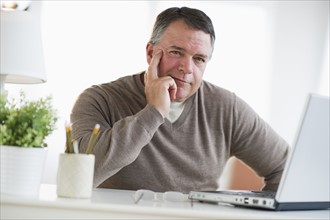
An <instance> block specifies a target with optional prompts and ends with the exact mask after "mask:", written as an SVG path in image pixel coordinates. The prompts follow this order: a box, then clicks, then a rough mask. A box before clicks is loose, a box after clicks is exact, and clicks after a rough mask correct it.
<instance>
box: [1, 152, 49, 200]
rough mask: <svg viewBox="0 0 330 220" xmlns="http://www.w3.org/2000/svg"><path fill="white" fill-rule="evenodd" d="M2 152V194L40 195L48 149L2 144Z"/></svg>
mask: <svg viewBox="0 0 330 220" xmlns="http://www.w3.org/2000/svg"><path fill="white" fill-rule="evenodd" d="M0 153H1V160H0V162H1V173H0V175H1V176H0V177H1V179H0V181H1V184H0V185H1V194H10V195H23V196H38V195H39V188H40V184H41V179H42V175H43V170H44V164H45V160H46V156H47V150H46V149H45V148H23V147H14V146H0Z"/></svg>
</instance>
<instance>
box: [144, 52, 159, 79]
mask: <svg viewBox="0 0 330 220" xmlns="http://www.w3.org/2000/svg"><path fill="white" fill-rule="evenodd" d="M162 56H163V51H162V50H159V51H157V52H156V53H155V54H154V56H153V57H152V59H151V62H150V65H149V68H148V71H147V73H146V74H147V77H146V78H147V80H148V81H152V80H155V79H158V65H159V62H160V59H161V58H162Z"/></svg>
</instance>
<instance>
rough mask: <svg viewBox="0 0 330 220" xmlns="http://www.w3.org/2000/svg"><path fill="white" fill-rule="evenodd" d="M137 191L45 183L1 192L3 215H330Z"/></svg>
mask: <svg viewBox="0 0 330 220" xmlns="http://www.w3.org/2000/svg"><path fill="white" fill-rule="evenodd" d="M133 194H134V191H127V190H110V189H95V190H94V191H93V196H92V198H91V199H66V198H58V197H57V196H56V186H55V185H42V187H41V189H40V195H39V197H38V198H31V197H30V198H29V197H17V196H8V195H1V219H70V218H74V219H111V218H115V219H119V218H125V219H129V218H131V219H132V218H139V219H171V218H172V219H178V218H187V219H193V218H197V219H198V218H199V219H212V218H216V219H329V218H330V210H321V211H290V212H289V211H285V212H274V211H263V210H253V209H244V208H238V207H231V206H224V205H215V204H205V203H198V202H195V203H194V204H193V206H191V203H190V202H163V201H144V200H140V201H139V203H138V204H135V203H134V200H133V197H132V195H133Z"/></svg>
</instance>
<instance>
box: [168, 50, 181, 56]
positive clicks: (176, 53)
mask: <svg viewBox="0 0 330 220" xmlns="http://www.w3.org/2000/svg"><path fill="white" fill-rule="evenodd" d="M170 54H172V55H175V56H180V55H181V54H182V53H181V52H180V51H177V50H171V51H170Z"/></svg>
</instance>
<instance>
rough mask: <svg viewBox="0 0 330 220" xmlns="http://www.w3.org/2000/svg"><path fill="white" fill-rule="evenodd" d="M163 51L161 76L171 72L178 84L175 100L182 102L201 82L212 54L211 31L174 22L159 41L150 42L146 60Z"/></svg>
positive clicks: (169, 74)
mask: <svg viewBox="0 0 330 220" xmlns="http://www.w3.org/2000/svg"><path fill="white" fill-rule="evenodd" d="M158 50H162V51H163V56H162V58H161V60H160V63H159V66H158V77H163V76H170V77H172V78H173V79H174V80H175V83H176V85H177V93H176V100H174V101H177V102H183V101H185V100H186V99H187V98H189V97H190V96H191V95H193V94H194V93H195V92H196V91H197V90H198V88H199V86H200V85H201V82H202V78H203V74H204V71H205V68H206V64H207V62H208V61H209V59H210V56H211V54H212V46H211V38H210V35H209V34H206V33H204V32H203V31H200V30H194V29H192V28H190V27H188V26H187V25H186V24H185V23H184V22H183V21H180V20H179V21H175V22H173V23H171V24H170V25H169V26H168V27H167V29H166V30H165V32H164V33H163V35H162V37H161V40H160V41H159V43H157V44H156V45H151V44H150V43H149V44H148V45H147V61H148V63H149V64H150V61H151V58H152V56H153V54H154V53H155V52H156V51H158Z"/></svg>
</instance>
